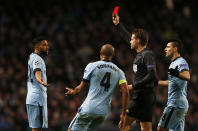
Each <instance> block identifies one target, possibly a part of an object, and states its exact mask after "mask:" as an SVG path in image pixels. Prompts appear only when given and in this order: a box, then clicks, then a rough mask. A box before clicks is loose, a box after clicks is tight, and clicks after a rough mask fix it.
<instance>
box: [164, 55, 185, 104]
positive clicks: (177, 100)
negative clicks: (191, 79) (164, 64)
mask: <svg viewBox="0 0 198 131" xmlns="http://www.w3.org/2000/svg"><path fill="white" fill-rule="evenodd" d="M176 66H178V71H179V72H183V71H184V70H188V71H189V66H188V63H187V62H186V60H185V59H184V58H183V57H179V58H177V59H175V60H174V61H173V62H172V63H171V64H170V66H169V69H170V68H173V69H175V68H176ZM168 79H169V84H168V102H167V106H173V107H180V108H188V101H187V98H186V96H187V85H188V82H187V81H186V80H183V79H181V78H178V77H175V76H172V75H168Z"/></svg>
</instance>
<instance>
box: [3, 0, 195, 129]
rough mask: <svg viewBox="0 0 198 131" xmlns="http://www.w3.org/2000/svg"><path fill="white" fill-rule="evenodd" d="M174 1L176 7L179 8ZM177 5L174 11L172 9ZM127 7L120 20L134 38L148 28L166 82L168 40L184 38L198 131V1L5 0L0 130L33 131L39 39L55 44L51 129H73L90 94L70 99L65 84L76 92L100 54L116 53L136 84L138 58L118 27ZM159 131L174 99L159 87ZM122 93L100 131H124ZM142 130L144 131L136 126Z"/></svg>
mask: <svg viewBox="0 0 198 131" xmlns="http://www.w3.org/2000/svg"><path fill="white" fill-rule="evenodd" d="M171 1H172V3H171ZM171 4H172V5H171ZM116 5H119V6H120V12H119V15H120V20H121V21H122V22H123V23H124V24H125V25H126V27H127V28H128V30H129V31H130V32H131V31H132V29H133V28H134V27H141V28H145V29H146V30H148V32H149V34H150V41H149V47H150V48H151V49H152V50H153V51H154V53H155V57H156V61H157V69H158V76H159V78H160V79H167V68H168V65H169V62H168V61H167V60H165V59H164V51H163V50H164V47H165V45H166V43H165V41H166V40H168V39H171V38H180V39H181V40H182V41H183V43H184V47H185V48H184V52H183V56H184V58H185V59H186V60H187V61H188V63H189V65H190V72H191V81H190V83H189V84H188V100H189V105H190V107H189V111H188V114H187V116H186V125H185V131H197V130H198V68H197V65H198V28H197V27H198V24H197V20H198V15H197V14H198V13H197V12H198V10H197V9H198V8H197V5H198V2H197V1H196V0H191V1H190V0H188V1H187V0H145V1H144V0H122V1H121V0H120V1H118V0H111V1H108V0H103V1H102V0H92V1H84V0H81V1H76V0H54V1H52V0H51V1H50V0H48V1H47V0H42V1H34V0H23V1H22V0H21V1H20V0H18V1H17V0H15V1H14V0H0V130H1V131H15V130H16V131H29V130H30V129H29V128H28V123H27V115H26V106H25V99H26V90H27V89H26V78H27V60H28V56H29V54H30V53H31V47H32V46H31V40H32V39H33V38H34V37H36V36H39V35H42V36H46V37H47V38H48V40H49V45H50V52H49V56H48V57H47V58H46V59H45V60H46V65H47V76H48V82H49V83H50V84H51V87H50V88H49V89H48V116H49V117H48V119H49V129H48V131H54V130H56V131H63V130H66V129H67V127H68V124H69V123H70V122H71V120H72V117H73V116H74V115H75V113H76V111H77V108H78V107H79V106H80V105H81V103H82V101H83V100H84V98H85V96H86V93H87V91H88V88H87V89H86V90H85V91H83V92H81V93H80V94H78V95H77V96H74V97H65V86H68V87H75V86H76V85H78V84H79V82H80V81H81V79H82V75H83V70H84V68H85V66H86V65H87V64H88V63H89V62H91V61H96V60H98V59H99V57H98V55H99V49H100V47H101V46H102V45H103V44H106V43H110V44H112V45H114V46H115V47H116V57H115V58H114V60H113V61H114V63H116V64H117V65H118V66H119V67H121V69H123V70H124V72H125V73H126V77H127V80H128V82H129V84H130V83H131V81H132V77H131V76H132V62H133V58H134V52H133V51H131V50H130V46H129V45H127V44H126V43H125V42H124V41H123V40H122V39H121V38H120V36H119V33H118V32H116V29H115V27H114V26H113V24H112V20H111V14H112V11H113V7H114V6H116ZM155 92H156V96H157V97H156V100H157V101H156V104H155V105H154V110H153V111H154V113H153V130H154V131H155V130H156V126H157V123H158V121H159V118H160V116H161V114H162V111H163V109H164V107H165V105H166V101H167V88H159V87H156V88H155ZM120 107H121V93H120V90H119V88H117V89H116V91H115V93H114V97H113V100H112V110H111V113H110V115H109V117H108V119H107V121H105V123H104V124H103V125H101V126H100V127H99V128H98V129H96V130H95V131H118V130H119V129H118V127H117V124H118V122H119V113H120ZM133 128H134V130H137V131H138V130H140V129H139V126H138V124H134V126H133Z"/></svg>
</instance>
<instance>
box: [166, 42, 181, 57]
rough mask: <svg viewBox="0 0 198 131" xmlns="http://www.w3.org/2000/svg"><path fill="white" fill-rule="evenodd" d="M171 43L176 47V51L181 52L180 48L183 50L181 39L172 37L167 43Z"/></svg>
mask: <svg viewBox="0 0 198 131" xmlns="http://www.w3.org/2000/svg"><path fill="white" fill-rule="evenodd" d="M170 42H171V43H172V46H173V47H177V51H178V53H180V54H181V53H182V50H183V43H182V41H181V40H177V39H172V40H169V41H168V43H170Z"/></svg>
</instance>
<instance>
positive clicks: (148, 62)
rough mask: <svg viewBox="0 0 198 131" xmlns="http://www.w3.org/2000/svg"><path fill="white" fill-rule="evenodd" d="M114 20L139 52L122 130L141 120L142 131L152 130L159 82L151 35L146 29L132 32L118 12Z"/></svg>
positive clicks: (126, 130) (127, 40) (134, 62)
mask: <svg viewBox="0 0 198 131" xmlns="http://www.w3.org/2000/svg"><path fill="white" fill-rule="evenodd" d="M112 21H113V23H114V25H115V26H116V27H117V29H118V31H119V33H120V35H121V37H122V38H123V39H124V40H125V41H126V42H127V43H130V45H131V49H134V50H135V51H136V52H137V55H136V57H135V59H134V61H133V74H134V77H133V78H134V82H133V85H129V90H132V96H131V99H130V104H129V107H128V110H127V115H126V118H125V122H124V123H125V124H124V126H123V127H122V128H121V130H122V131H128V130H130V126H131V124H132V123H133V122H134V121H135V120H137V121H140V126H141V130H142V131H152V105H153V103H154V98H155V94H154V91H153V88H154V86H155V84H157V82H158V80H157V78H156V63H155V60H154V56H153V53H152V51H151V50H150V49H148V48H147V44H148V40H149V36H148V32H147V31H145V30H144V29H134V30H133V32H132V34H130V33H129V32H128V31H127V30H126V29H125V27H124V25H123V24H122V23H119V16H118V14H116V15H114V16H112Z"/></svg>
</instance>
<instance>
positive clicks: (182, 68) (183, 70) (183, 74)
mask: <svg viewBox="0 0 198 131" xmlns="http://www.w3.org/2000/svg"><path fill="white" fill-rule="evenodd" d="M178 71H179V76H178V77H179V78H181V79H184V80H187V81H190V72H189V66H188V64H187V63H186V62H184V63H181V64H180V65H179V66H178Z"/></svg>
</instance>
